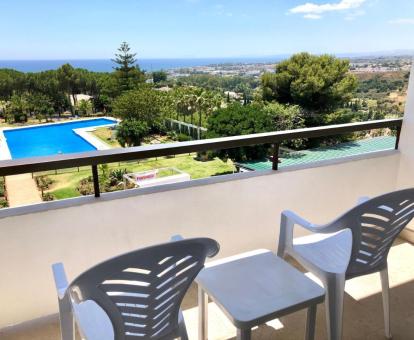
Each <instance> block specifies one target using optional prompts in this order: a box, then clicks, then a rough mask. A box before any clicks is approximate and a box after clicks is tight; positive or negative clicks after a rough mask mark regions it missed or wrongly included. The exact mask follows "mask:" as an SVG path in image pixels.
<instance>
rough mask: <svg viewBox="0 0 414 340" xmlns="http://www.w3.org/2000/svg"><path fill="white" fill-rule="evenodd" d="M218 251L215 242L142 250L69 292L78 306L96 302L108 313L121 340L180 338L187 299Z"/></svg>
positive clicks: (97, 270) (104, 266)
mask: <svg viewBox="0 0 414 340" xmlns="http://www.w3.org/2000/svg"><path fill="white" fill-rule="evenodd" d="M218 250H219V245H218V243H217V242H216V241H214V240H212V239H209V238H195V239H185V240H180V241H175V242H170V243H165V244H161V245H156V246H152V247H148V248H144V249H140V250H136V251H133V252H130V253H127V254H125V255H121V256H118V257H115V258H113V259H111V260H108V261H105V262H103V263H101V264H99V265H97V266H95V267H93V268H91V269H89V270H88V271H86V272H84V273H83V274H81V275H80V276H79V277H78V278H76V279H75V280H74V281H73V282H72V283H71V284H70V286H69V290H68V292H69V294H70V295H71V297H72V298H73V299H74V301H76V302H77V303H80V302H84V301H88V300H92V301H94V302H96V303H97V304H98V305H99V306H100V307H101V308H102V309H103V310H104V311H105V312H106V313H107V315H108V317H109V318H110V320H111V322H112V325H113V328H114V334H115V340H121V339H122V340H123V339H163V338H174V337H177V334H178V333H177V332H178V313H179V308H180V304H181V302H182V299H183V298H184V295H185V293H186V291H187V289H188V288H189V286H190V284H191V283H192V282H193V280H194V279H195V277H196V276H197V274H198V273H199V271H200V270H201V269H202V268H203V267H204V262H205V259H206V257H207V256H209V257H211V256H214V255H215V254H216V253H217V252H218Z"/></svg>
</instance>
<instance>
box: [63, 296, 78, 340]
mask: <svg viewBox="0 0 414 340" xmlns="http://www.w3.org/2000/svg"><path fill="white" fill-rule="evenodd" d="M59 318H60V334H61V339H62V340H74V339H75V320H74V318H73V313H72V305H71V302H70V300H69V296H68V295H65V296H64V297H63V299H60V300H59Z"/></svg>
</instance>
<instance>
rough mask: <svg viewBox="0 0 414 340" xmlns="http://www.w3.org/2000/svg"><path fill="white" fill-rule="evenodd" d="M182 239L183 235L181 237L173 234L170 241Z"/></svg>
mask: <svg viewBox="0 0 414 340" xmlns="http://www.w3.org/2000/svg"><path fill="white" fill-rule="evenodd" d="M182 240H184V237H182V236H181V235H174V236H172V237H171V242H177V241H182Z"/></svg>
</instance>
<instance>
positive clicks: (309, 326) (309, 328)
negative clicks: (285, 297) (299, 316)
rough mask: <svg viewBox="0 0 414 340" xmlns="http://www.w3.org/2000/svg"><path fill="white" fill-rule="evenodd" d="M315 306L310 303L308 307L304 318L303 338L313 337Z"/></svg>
mask: <svg viewBox="0 0 414 340" xmlns="http://www.w3.org/2000/svg"><path fill="white" fill-rule="evenodd" d="M316 308H317V305H312V306H310V307H309V308H308V316H307V319H306V334H305V340H314V339H315V323H316Z"/></svg>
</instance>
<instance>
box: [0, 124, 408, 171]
mask: <svg viewBox="0 0 414 340" xmlns="http://www.w3.org/2000/svg"><path fill="white" fill-rule="evenodd" d="M401 126H402V118H395V119H384V120H375V121H368V122H357V123H349V124H339V125H329V126H321V127H313V128H304V129H295V130H287V131H276V132H266V133H258V134H252V135H241V136H234V137H222V138H214V139H204V140H197V141H190V142H180V143H178V142H177V143H168V144H156V145H146V146H139V147H132V148H125V149H122V148H118V149H110V150H100V151H91V152H85V153H77V154H67V155H56V156H47V157H36V158H25V159H17V160H6V161H0V176H8V175H17V174H23V173H31V172H39V171H47V170H57V169H65V168H73V167H79V166H87V165H89V166H90V165H99V164H105V163H115V162H121V161H128V160H140V159H147V158H154V157H162V156H170V155H178V154H184V153H191V152H202V151H208V150H220V149H231V148H238V147H243V146H251V145H259V144H277V143H281V142H283V141H286V140H292V139H301V138H316V137H326V136H332V135H340V134H346V133H351V132H357V131H365V130H373V129H381V128H400V127H401Z"/></svg>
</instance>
